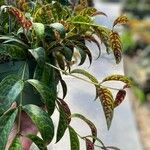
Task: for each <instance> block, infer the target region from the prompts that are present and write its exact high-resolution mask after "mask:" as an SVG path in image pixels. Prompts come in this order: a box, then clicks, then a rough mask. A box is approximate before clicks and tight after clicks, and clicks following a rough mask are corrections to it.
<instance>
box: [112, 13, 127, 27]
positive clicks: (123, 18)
mask: <svg viewBox="0 0 150 150" xmlns="http://www.w3.org/2000/svg"><path fill="white" fill-rule="evenodd" d="M128 21H129V20H128V18H127V16H119V17H118V18H117V19H115V21H114V23H113V27H114V26H115V25H118V24H126V23H128Z"/></svg>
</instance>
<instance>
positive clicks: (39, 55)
mask: <svg viewBox="0 0 150 150" xmlns="http://www.w3.org/2000/svg"><path fill="white" fill-rule="evenodd" d="M29 52H30V53H31V54H32V56H33V57H34V58H35V60H36V61H37V63H38V64H39V65H40V66H41V65H44V63H45V50H44V48H43V47H38V48H35V49H29Z"/></svg>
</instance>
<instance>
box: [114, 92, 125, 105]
mask: <svg viewBox="0 0 150 150" xmlns="http://www.w3.org/2000/svg"><path fill="white" fill-rule="evenodd" d="M125 96H126V91H125V90H119V91H118V93H117V95H116V98H115V101H114V107H117V106H119V105H120V104H121V103H122V101H123V100H124V98H125Z"/></svg>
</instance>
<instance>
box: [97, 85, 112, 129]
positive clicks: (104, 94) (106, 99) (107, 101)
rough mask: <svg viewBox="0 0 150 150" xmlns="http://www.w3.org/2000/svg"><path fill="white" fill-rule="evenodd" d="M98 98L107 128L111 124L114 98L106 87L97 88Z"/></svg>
mask: <svg viewBox="0 0 150 150" xmlns="http://www.w3.org/2000/svg"><path fill="white" fill-rule="evenodd" d="M98 94H99V98H100V101H101V104H102V107H103V111H104V114H105V118H106V123H107V128H108V129H109V128H110V126H111V122H112V119H113V113H114V100H113V96H112V93H111V92H110V91H109V90H108V89H107V88H102V87H99V88H98Z"/></svg>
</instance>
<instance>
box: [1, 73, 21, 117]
mask: <svg viewBox="0 0 150 150" xmlns="http://www.w3.org/2000/svg"><path fill="white" fill-rule="evenodd" d="M23 87H24V82H23V81H22V80H20V79H18V78H17V77H16V76H15V75H9V76H7V77H6V78H4V79H3V80H2V81H1V83H0V114H3V113H4V112H5V111H6V110H7V109H8V108H9V107H10V106H11V104H12V103H13V102H14V101H15V100H16V98H17V97H18V95H19V94H20V93H21V91H22V90H23Z"/></svg>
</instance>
